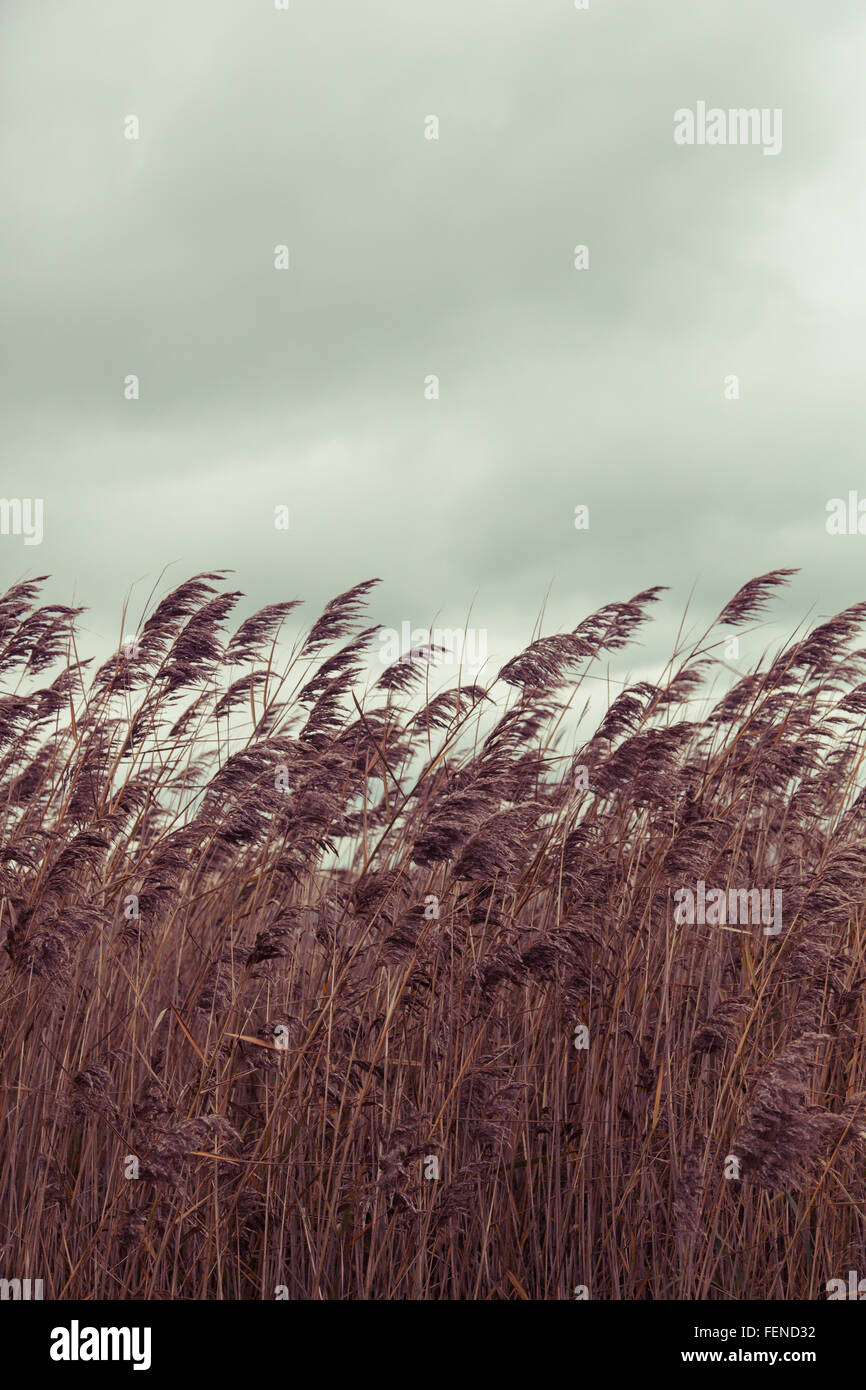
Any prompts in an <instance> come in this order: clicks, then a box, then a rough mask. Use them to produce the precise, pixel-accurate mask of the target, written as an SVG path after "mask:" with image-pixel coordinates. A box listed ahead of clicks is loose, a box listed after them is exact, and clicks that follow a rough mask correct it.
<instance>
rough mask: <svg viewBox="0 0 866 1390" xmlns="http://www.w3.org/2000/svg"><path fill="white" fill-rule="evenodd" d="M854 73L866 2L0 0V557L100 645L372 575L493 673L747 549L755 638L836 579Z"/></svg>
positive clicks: (673, 603)
mask: <svg viewBox="0 0 866 1390" xmlns="http://www.w3.org/2000/svg"><path fill="white" fill-rule="evenodd" d="M864 70H866V9H864V7H863V5H862V3H861V0H833V3H830V4H824V5H817V4H814V3H805V0H773V3H770V2H769V0H727V3H725V4H722V3H709V0H676V3H674V0H661V2H659V3H653V0H639V3H638V2H637V0H620V3H614V0H589V2H588V7H587V8H585V9H578V8H577V7H576V5H575V3H574V0H363V2H362V3H353V2H352V0H288V7H287V8H286V9H278V8H277V7H276V5H275V3H274V0H207V2H206V3H205V0H70V2H69V3H67V4H64V5H62V6H60V5H43V4H39V5H37V4H33V3H32V0H3V4H2V6H0V174H2V179H3V187H4V189H5V192H6V197H5V198H4V207H3V211H2V214H0V261H2V267H3V273H2V277H0V278H2V287H0V296H2V300H0V313H2V318H3V323H4V326H5V332H4V335H3V336H4V346H3V358H4V360H3V364H2V372H0V431H2V489H0V492H2V496H3V497H4V498H6V499H16V498H17V499H25V498H29V499H41V500H42V501H43V504H44V536H43V539H42V542H41V544H40V545H38V546H36V545H32V546H28V545H25V543H24V537H23V536H21V535H15V534H8V535H0V566H2V577H3V579H4V580H5V581H6V582H14V581H15V580H17V579H19V578H21V577H22V576H24V575H34V574H43V573H46V574H49V575H50V576H51V580H50V582H49V585H48V587H47V593H48V595H49V597H50V598H51V599H52V600H55V601H58V602H60V601H62V602H72V601H74V602H76V603H79V604H83V605H85V606H86V607H87V609H88V614H87V617H86V620H85V628H86V630H87V632H88V633H89V635H90V639H91V640H92V642H93V644H94V647H95V648H96V649H98V648H99V647H100V644H103V645H104V644H106V643H107V644H109V645H115V644H116V639H117V634H118V631H119V622H120V612H121V608H122V605H123V602H124V599H125V598H126V597H127V595H129V594H130V593H132V607H133V609H134V610H135V609H136V608H137V606H138V605H140V604H141V603H142V602H143V601H144V599H145V598H146V596H147V594H148V593H149V592H150V591H151V589H152V588H153V586H154V585H158V586H160V587H161V588H163V589H164V588H165V587H166V586H167V585H170V584H172V585H173V584H175V583H179V582H180V581H181V580H182V579H184V578H186V577H188V576H189V575H190V574H193V573H195V572H198V571H201V570H213V569H231V570H233V571H234V574H233V575H232V577H231V582H232V585H233V587H237V588H239V589H242V590H243V591H244V593H245V595H246V596H247V598H246V599H245V601H244V607H243V609H242V613H244V612H248V611H252V610H253V609H254V608H256V607H258V606H261V605H262V604H265V603H274V602H278V601H282V600H286V599H293V598H301V599H304V600H306V601H307V604H306V606H305V609H304V611H305V612H306V613H308V615H309V618H310V619H311V620H312V618H314V617H315V615H316V613H317V612H318V610H319V609H320V608H321V606H322V604H323V603H324V602H325V601H327V599H328V598H330V597H332V596H333V595H334V594H336V593H338V592H340V591H341V590H344V589H346V588H348V587H349V586H350V585H352V584H354V583H356V582H358V581H360V580H364V579H368V578H372V577H380V578H381V580H382V583H381V585H380V586H379V588H378V590H377V591H376V596H375V598H374V601H373V605H372V609H371V617H372V620H373V621H376V622H379V623H381V624H383V625H384V626H385V627H386V628H391V629H396V630H401V629H402V626H403V624H405V623H409V624H410V626H411V628H413V629H414V628H418V627H422V626H427V625H429V624H434V625H435V624H437V623H441V624H443V625H445V626H447V627H449V628H452V629H454V628H457V627H462V626H463V624H464V623H465V622H466V621H468V622H469V623H470V624H471V626H472V627H473V629H476V630H478V631H480V632H482V633H483V634H484V635H485V639H486V647H487V651H488V653H489V659H490V660H491V661H492V662H493V663H494V664H496V663H497V662H498V660H500V659H501V660H505V659H507V657H509V656H510V655H512V654H513V652H514V651H515V650H517V649H519V648H520V647H522V646H523V645H525V643H526V641H528V640H529V638H530V636H531V634H532V632H533V629H534V626H535V624H536V622H537V620H538V616H539V613H540V612H541V610H542V609H544V629H545V631H553V630H557V629H558V628H572V627H574V626H575V625H576V624H577V623H578V622H579V621H580V620H581V619H582V618H584V617H585V616H587V615H588V614H589V613H590V612H592V611H593V610H594V609H595V608H597V607H598V606H600V605H601V604H603V603H606V602H610V601H612V600H615V599H626V598H629V597H630V596H631V595H632V594H634V593H636V592H638V591H639V590H642V589H645V588H647V587H649V586H651V585H655V584H664V585H668V586H670V593H669V594H668V595H667V596H666V597H665V599H664V601H663V603H662V604H661V605H659V606H658V621H657V622H655V623H654V624H653V625H652V628H651V630H647V633H646V636H645V638H644V646H643V648H642V649H630V651H629V653H628V654H625V655H623V658H622V661H621V662H620V663H618V667H617V669H618V670H620V673H621V674H623V673H624V672H625V670H626V669H628V670H629V671H637V670H638V669H640V670H641V671H642V670H644V669H650V668H651V667H652V664H653V663H654V662H656V661H660V660H662V659H663V658H664V657H665V656H666V654H667V651H668V648H669V646H670V643H671V641H672V640H673V638H674V636H675V635H676V631H677V628H678V626H679V623H680V620H681V616H682V613H683V610H684V608H685V606H686V604H689V605H690V608H689V613H690V619H691V620H693V621H694V623H695V624H697V625H700V624H702V623H704V622H706V623H709V622H711V621H712V618H713V616H714V615H715V614H716V613H717V612H718V611H719V610H720V609H721V607H722V606H723V605H724V603H725V602H726V601H727V599H728V598H729V597H730V596H731V595H732V594H733V593H734V592H735V590H736V589H737V588H739V586H740V585H741V584H743V583H744V582H745V581H746V580H747V579H749V578H750V577H752V576H753V575H755V574H759V573H763V572H765V571H767V570H770V569H774V568H778V567H782V566H784V567H790V568H795V567H796V568H799V570H800V573H799V575H798V576H797V578H796V580H795V581H794V584H793V585H792V588H791V590H790V593H789V595H788V597H787V598H786V600H785V601H784V602H783V603H782V604H781V605H780V606H779V613H780V622H784V623H786V624H787V628H786V629H785V630H787V629H789V628H791V627H793V626H794V625H795V624H796V623H797V622H798V621H799V620H800V619H801V618H803V617H805V616H807V615H811V616H812V617H813V618H815V617H820V616H826V615H828V614H830V613H833V612H836V611H838V610H839V609H840V608H842V607H844V606H846V605H847V604H850V603H854V602H856V601H859V600H861V599H863V598H864V597H866V535H860V534H856V535H830V534H828V531H827V526H826V522H827V503H828V501H830V499H833V498H843V499H847V498H848V494H849V493H850V492H852V491H853V492H857V491H858V490H859V494H860V495H861V496H862V497H863V498H864V500H866V470H864V467H863V425H864V409H866V391H864V382H863V369H864V349H866V323H864V313H866V178H864V175H866V159H864V153H866V85H864V83H863V80H862V73H863V71H864ZM699 102H704V103H705V104H706V107H707V108H720V109H721V110H723V111H728V110H729V109H733V108H741V107H742V108H757V109H759V110H762V111H763V110H766V111H768V112H772V111H778V112H780V113H781V117H780V120H781V136H782V140H781V149H780V150H779V151H778V152H777V153H770V154H765V152H764V149H763V148H762V147H761V145H760V144H738V145H734V144H731V143H727V144H724V145H722V144H718V143H716V144H704V145H697V144H693V145H681V144H678V143H677V142H676V141H675V138H674V131H675V125H676V121H675V113H676V112H678V111H681V110H683V109H689V110H696V109H697V105H698V103H699ZM130 117H135V118H136V120H135V122H132V123H131V122H130V120H129V118H130ZM431 117H435V121H431ZM136 123H137V129H135V125H136ZM437 124H438V129H436V126H437ZM131 133H134V134H136V135H137V138H129V136H130V134H131ZM433 133H435V134H437V135H438V138H435V139H434V138H428V137H429V136H430V135H431V134H433ZM280 246H285V247H286V248H287V251H288V268H287V269H280V268H277V266H276V265H275V260H276V259H278V256H277V254H276V253H275V248H277V247H280ZM577 246H585V247H586V248H587V251H586V253H585V255H584V257H583V260H584V262H588V263H586V264H584V266H583V267H582V268H576V265H575V261H576V259H580V257H576V255H575V248H576V247H577ZM131 376H135V377H136V378H137V379H138V398H137V399H128V398H127V396H128V394H129V386H128V379H129V378H130V377H131ZM434 376H435V377H436V378H437V379H438V398H435V396H434V398H428V397H430V396H431V388H430V384H429V382H430V378H431V377H434ZM732 377H736V378H737V383H736V387H734V386H732V385H731V378H732ZM281 506H282V507H287V508H288V518H289V524H288V528H287V529H278V528H277V527H276V526H275V516H276V513H275V508H277V507H281ZM580 506H582V507H586V508H587V509H588V526H587V527H586V528H585V529H577V528H576V526H575V508H576V507H580ZM765 642H766V635H765V634H762V633H755V634H753V635H744V636H743V637H742V639H741V643H742V647H743V650H742V653H741V664H742V665H743V666H745V665H748V664H749V661H750V660H751V659H753V658H755V657H757V656H758V655H759V654H760V650H761V649H762V647H763V645H764V644H765Z"/></svg>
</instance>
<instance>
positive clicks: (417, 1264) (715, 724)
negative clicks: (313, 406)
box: [0, 571, 866, 1299]
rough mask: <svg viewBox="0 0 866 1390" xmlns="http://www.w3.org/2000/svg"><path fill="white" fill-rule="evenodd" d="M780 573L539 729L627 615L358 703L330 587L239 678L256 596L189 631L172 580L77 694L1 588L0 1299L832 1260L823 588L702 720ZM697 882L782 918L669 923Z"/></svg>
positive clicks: (653, 1292) (74, 649) (273, 629)
mask: <svg viewBox="0 0 866 1390" xmlns="http://www.w3.org/2000/svg"><path fill="white" fill-rule="evenodd" d="M789 573H790V572H788V571H779V572H776V573H773V574H771V575H767V576H764V577H763V578H761V579H758V580H754V581H752V582H751V583H750V584H747V585H746V586H745V587H744V588H743V589H742V590H741V591H740V592H739V593H738V594H737V595H736V597H735V598H734V599H733V600H732V601H731V603H729V604H728V606H727V608H726V609H725V610H724V611H723V613H722V614H721V615H720V616H719V618H718V619H717V621H716V623H715V624H714V626H713V627H712V629H711V630H710V631H709V632H708V633H706V634H704V635H703V636H701V637H700V638H699V639H697V640H694V639H693V640H690V641H689V643H688V644H685V642H684V641H681V642H680V650H678V651H677V652H675V654H674V655H673V657H672V659H671V662H670V664H669V666H668V667H667V669H666V670H665V671H664V673H663V674H662V675H661V676H660V677H659V679H658V681H657V683H654V684H650V683H647V682H641V683H638V684H636V685H634V686H633V687H631V688H629V689H626V690H624V691H623V692H622V693H621V694H619V695H618V696H617V697H616V698H615V699H614V700H613V702H612V703H611V704H610V707H609V708H608V709H607V710H606V711H605V712H604V716H603V718H602V720H601V722H600V724H599V725H598V727H597V728H596V729H595V731H594V732H593V733H592V734H591V736H589V735H587V734H585V733H584V731H583V724H581V725H580V737H579V740H578V742H577V744H576V745H575V742H574V736H573V734H568V733H567V730H569V729H570V728H571V727H572V726H571V725H570V724H569V717H567V714H566V711H567V707H571V709H575V708H577V707H579V705H580V704H581V703H582V700H583V691H582V689H581V687H582V685H583V682H584V680H585V678H586V676H587V674H588V673H591V672H592V671H593V670H597V671H601V670H603V667H604V663H605V661H606V659H607V655H608V653H610V652H612V651H618V650H622V649H625V648H626V647H627V646H628V645H629V644H630V642H631V641H632V640H633V639H634V638H635V637H636V636H637V634H638V633H639V630H640V629H641V627H642V625H643V624H644V623H645V622H646V621H649V620H650V618H651V612H652V607H651V606H652V604H653V603H654V602H655V601H656V600H657V599H658V598H659V591H656V590H648V591H646V592H644V593H642V594H639V595H637V597H636V598H634V599H633V600H631V601H630V602H627V603H612V604H610V605H609V606H607V607H605V608H604V609H602V610H601V611H600V612H598V613H596V614H594V615H592V616H591V617H589V618H587V619H585V620H584V621H582V622H581V623H580V624H579V626H578V627H576V628H575V629H574V630H573V631H571V632H567V633H563V634H559V635H554V636H551V637H541V638H539V639H538V640H536V641H535V642H533V644H532V645H531V646H530V647H529V648H528V649H527V650H526V651H525V652H524V653H522V654H521V655H520V656H518V657H516V658H515V659H514V660H512V661H509V662H508V663H507V664H506V666H504V667H503V668H502V670H501V671H499V673H498V674H495V673H493V674H491V676H490V677H489V678H488V680H487V682H486V684H485V687H484V688H482V687H481V686H480V685H467V686H461V685H460V681H459V676H456V678H455V681H454V683H453V688H450V689H447V690H445V691H444V692H443V691H438V692H437V693H435V694H432V695H430V694H429V692H427V691H426V690H425V686H426V684H427V682H428V680H429V678H430V675H431V672H430V669H429V667H428V666H427V665H426V664H425V663H424V662H422V661H419V660H414V661H399V662H397V663H395V664H394V665H392V666H390V667H388V668H387V669H385V670H384V672H383V671H382V668H381V667H380V668H379V670H378V671H376V672H374V676H373V677H372V678H371V677H370V674H369V671H370V654H371V651H372V646H373V643H374V641H375V629H371V628H365V627H364V626H363V620H364V605H365V600H366V598H367V594H368V591H369V587H370V586H369V585H360V586H358V588H357V589H355V590H352V591H350V592H349V593H347V594H344V595H341V596H340V597H339V598H337V599H335V600H334V601H333V602H332V603H331V604H329V605H328V607H327V608H326V610H325V612H324V613H323V614H322V615H321V617H320V618H319V619H318V620H317V621H316V622H315V623H314V624H313V626H312V627H311V628H310V629H309V631H308V632H307V633H305V635H304V636H302V637H301V638H299V639H298V640H297V641H296V642H295V644H294V646H293V647H292V648H291V650H290V651H288V653H286V652H285V651H284V650H283V647H282V646H280V648H279V650H280V651H281V652H283V655H282V657H281V659H280V663H278V661H277V650H278V647H277V640H276V639H277V635H278V633H279V632H280V630H281V628H283V626H284V624H285V621H286V619H287V618H288V617H289V615H290V613H291V611H292V609H293V607H294V605H293V604H279V605H275V606H273V607H272V608H269V609H265V610H263V611H262V612H260V613H258V614H256V615H255V616H254V617H253V618H250V619H248V620H247V621H246V622H244V623H242V624H241V625H240V627H239V628H238V629H237V630H236V631H234V633H233V635H230V633H231V630H232V629H231V623H230V621H229V620H230V615H231V612H232V610H233V608H234V606H235V604H236V602H237V600H238V595H237V594H235V593H232V592H230V591H228V590H227V588H226V584H225V580H224V577H223V576H221V575H204V576H198V577H197V578H195V579H192V580H190V581H188V582H187V583H185V584H183V585H181V586H180V587H179V588H177V589H176V590H175V591H174V592H172V593H170V594H169V595H167V596H166V597H164V598H163V599H162V600H161V601H159V602H155V603H154V604H152V605H151V609H150V614H149V617H147V619H146V621H144V622H143V623H142V624H141V625H140V627H139V630H138V634H137V637H136V639H135V643H134V645H131V646H129V647H127V648H126V649H125V650H124V651H121V652H119V653H118V654H117V656H116V657H114V658H112V660H111V661H109V662H108V663H107V664H106V665H104V666H103V667H102V668H101V669H99V670H96V671H93V669H92V668H91V667H90V666H88V665H87V664H86V661H85V660H84V658H85V656H86V653H82V652H81V651H80V650H79V647H78V641H77V638H76V636H75V629H76V624H77V620H78V615H77V614H76V613H75V612H73V611H72V610H69V609H63V608H59V607H56V606H47V607H46V606H42V607H40V598H39V585H38V582H33V583H22V584H19V585H17V586H16V587H14V588H13V589H12V590H10V591H9V592H8V593H7V594H6V596H5V598H4V599H2V600H0V670H2V672H3V677H4V681H5V686H4V693H3V695H2V698H0V756H2V831H0V893H2V925H0V940H2V942H3V950H2V954H0V1047H2V1103H0V1150H2V1168H0V1276H2V1277H5V1278H13V1277H17V1278H28V1277H29V1278H33V1279H38V1278H41V1279H43V1280H44V1281H45V1296H46V1298H48V1297H50V1298H61V1299H67V1298H79V1299H101V1298H121V1299H167V1298H173V1299H273V1298H275V1297H288V1298H290V1299H298V1298H304V1299H383V1298H393V1299H454V1298H461V1299H573V1298H575V1297H576V1296H577V1297H583V1296H588V1297H589V1298H591V1299H691V1298H719V1299H733V1298H747V1297H752V1298H765V1299H779V1298H820V1297H823V1296H824V1289H825V1286H826V1282H827V1280H828V1279H830V1278H832V1277H834V1276H839V1275H843V1276H844V1274H845V1272H846V1271H847V1270H848V1269H849V1267H855V1268H859V1269H861V1270H862V1269H864V1268H866V1249H864V1244H866V1225H864V1200H866V1186H864V1177H863V1163H862V1148H863V1144H864V1140H866V1058H864V1053H863V1028H862V1019H863V988H862V987H863V983H864V981H866V970H864V959H863V952H864V946H863V904H864V900H866V888H864V867H866V849H864V843H863V824H864V815H866V799H864V798H862V797H861V794H860V784H861V780H862V779H861V775H860V768H861V762H862V758H863V744H864V736H863V724H864V713H866V652H860V651H858V650H857V648H856V640H857V633H858V630H859V628H860V626H861V624H862V623H863V622H864V619H866V605H863V606H858V607H857V608H855V609H852V610H850V611H848V612H846V613H844V614H841V615H840V616H838V617H836V618H835V619H833V620H832V621H830V622H826V623H823V624H822V625H820V626H817V627H815V628H814V629H813V630H812V631H810V632H808V633H806V634H805V635H798V636H797V637H796V639H795V640H793V641H792V642H791V643H790V644H789V645H787V646H786V647H785V648H784V649H783V650H781V651H780V653H779V654H778V655H776V656H774V657H771V658H767V659H766V661H765V662H764V663H763V665H762V666H761V667H760V668H759V669H756V670H754V671H751V672H749V673H748V674H747V675H745V676H744V677H741V678H740V679H739V680H737V681H736V682H735V683H733V684H729V685H727V686H725V689H724V692H723V693H722V694H721V695H720V696H719V698H718V699H716V700H715V703H713V701H712V700H710V701H707V699H706V691H707V689H708V685H709V683H711V682H712V681H713V680H714V678H715V677H716V676H717V675H718V673H719V672H720V670H721V668H720V667H719V666H718V665H717V662H718V658H719V653H720V643H723V642H724V641H725V639H726V638H727V637H728V636H729V635H730V632H731V631H732V630H733V629H734V628H736V627H737V626H739V625H742V624H746V623H751V622H752V621H753V620H755V619H756V618H758V617H759V616H760V614H761V612H762V610H763V609H764V607H765V605H766V603H767V602H768V600H769V599H771V598H772V595H773V591H774V590H775V589H776V588H777V587H778V586H779V585H781V584H783V583H785V582H786V580H787V577H788V574H789ZM293 621H294V619H293ZM376 677H378V679H376ZM334 847H338V848H339V849H340V858H339V861H338V862H339V864H340V865H341V866H342V867H340V868H337V869H334V868H333V867H332V865H333V863H334V859H333V848H334ZM699 882H700V883H705V884H707V885H713V886H717V887H719V888H721V889H724V890H727V889H731V888H734V889H746V890H753V889H760V890H764V891H766V890H772V892H774V893H781V899H780V901H781V903H782V905H783V927H782V930H781V931H780V932H779V933H778V934H772V933H769V932H768V931H767V930H765V928H764V927H763V926H762V924H761V922H760V921H752V922H746V923H745V924H744V923H743V922H742V920H741V921H740V923H739V924H737V925H732V924H731V923H730V922H727V923H724V924H720V923H719V922H712V921H704V922H700V921H697V922H695V923H694V924H689V923H684V922H678V921H676V920H675V906H674V904H675V895H676V894H677V892H678V890H682V889H684V888H689V889H692V890H694V889H695V887H696V885H697V884H698V883H699ZM576 1291H577V1293H576Z"/></svg>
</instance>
